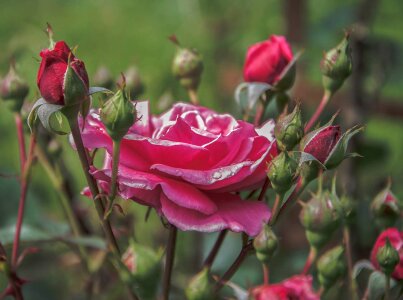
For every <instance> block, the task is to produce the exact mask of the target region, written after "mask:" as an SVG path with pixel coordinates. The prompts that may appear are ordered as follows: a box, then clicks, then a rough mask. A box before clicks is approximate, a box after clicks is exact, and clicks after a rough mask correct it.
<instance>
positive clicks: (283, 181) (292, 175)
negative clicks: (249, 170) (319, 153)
mask: <svg viewBox="0 0 403 300" xmlns="http://www.w3.org/2000/svg"><path fill="white" fill-rule="evenodd" d="M297 168H298V163H297V162H296V161H295V160H294V159H293V158H292V157H290V156H289V155H288V153H287V152H281V153H280V154H279V155H277V156H276V157H275V158H274V159H273V160H272V161H271V164H270V167H269V172H268V173H267V177H268V178H269V180H270V183H271V186H272V187H273V189H274V190H275V191H276V193H277V194H280V195H283V194H284V193H285V192H287V191H288V190H289V189H290V188H291V186H292V185H293V184H294V181H295V179H296V178H297Z"/></svg>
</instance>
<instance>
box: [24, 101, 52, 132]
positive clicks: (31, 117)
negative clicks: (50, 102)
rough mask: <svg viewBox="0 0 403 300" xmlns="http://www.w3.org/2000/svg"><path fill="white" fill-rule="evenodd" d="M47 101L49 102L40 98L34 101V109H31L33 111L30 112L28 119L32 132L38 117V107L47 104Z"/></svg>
mask: <svg viewBox="0 0 403 300" xmlns="http://www.w3.org/2000/svg"><path fill="white" fill-rule="evenodd" d="M46 103H47V102H46V101H45V99H43V98H39V99H38V100H37V101H36V102H35V103H34V106H32V109H31V111H30V112H29V115H28V119H27V123H28V127H29V129H30V130H31V132H32V128H33V127H34V125H35V121H36V119H37V114H36V112H37V110H38V108H39V107H40V106H41V105H43V104H46Z"/></svg>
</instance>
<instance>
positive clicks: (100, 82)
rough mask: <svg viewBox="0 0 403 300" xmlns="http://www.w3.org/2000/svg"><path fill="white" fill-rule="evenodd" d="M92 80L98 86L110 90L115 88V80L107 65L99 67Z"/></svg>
mask: <svg viewBox="0 0 403 300" xmlns="http://www.w3.org/2000/svg"><path fill="white" fill-rule="evenodd" d="M92 80H93V82H94V84H95V85H96V86H101V87H104V88H107V89H109V90H110V89H112V88H113V84H114V81H113V78H112V75H111V73H110V72H109V70H108V68H107V67H105V66H100V67H99V68H98V69H97V71H96V72H95V75H94V77H93V79H92Z"/></svg>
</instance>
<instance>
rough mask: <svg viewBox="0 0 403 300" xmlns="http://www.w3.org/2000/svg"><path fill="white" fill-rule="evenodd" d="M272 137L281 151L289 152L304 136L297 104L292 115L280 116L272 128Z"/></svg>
mask: <svg viewBox="0 0 403 300" xmlns="http://www.w3.org/2000/svg"><path fill="white" fill-rule="evenodd" d="M274 136H275V137H276V140H277V145H278V147H279V148H280V149H281V150H282V151H290V150H292V149H293V148H294V147H295V146H296V145H297V144H298V143H299V141H300V140H301V139H302V137H303V136H304V125H303V124H302V117H301V109H300V107H299V105H298V104H297V105H296V106H295V108H294V110H293V112H292V113H290V114H288V115H287V114H282V115H280V117H279V119H278V121H277V123H276V127H275V128H274Z"/></svg>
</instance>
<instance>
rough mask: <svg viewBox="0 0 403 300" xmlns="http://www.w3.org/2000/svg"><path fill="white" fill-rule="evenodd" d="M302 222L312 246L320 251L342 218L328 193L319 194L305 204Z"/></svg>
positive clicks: (301, 217)
mask: <svg viewBox="0 0 403 300" xmlns="http://www.w3.org/2000/svg"><path fill="white" fill-rule="evenodd" d="M300 221H301V223H302V225H303V226H304V228H305V230H306V236H307V239H308V241H309V243H310V245H311V246H312V247H314V248H316V249H320V248H321V247H322V246H323V245H324V244H326V243H327V242H328V241H329V239H330V238H331V236H332V234H333V232H334V231H335V230H336V229H337V226H338V225H339V224H340V216H339V213H338V211H337V209H336V207H335V204H334V202H333V200H332V198H331V196H330V193H329V192H328V191H325V192H319V193H318V194H317V195H314V196H313V197H312V198H311V199H310V200H309V201H308V202H307V203H305V204H303V208H302V210H301V213H300Z"/></svg>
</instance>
